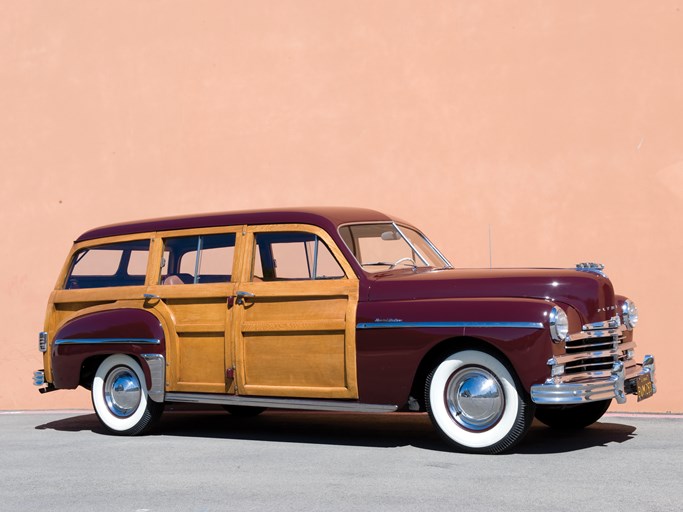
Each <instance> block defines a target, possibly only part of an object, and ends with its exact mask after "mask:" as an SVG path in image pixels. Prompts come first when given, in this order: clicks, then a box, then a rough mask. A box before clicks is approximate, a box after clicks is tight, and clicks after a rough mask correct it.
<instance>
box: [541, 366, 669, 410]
mask: <svg viewBox="0 0 683 512" xmlns="http://www.w3.org/2000/svg"><path fill="white" fill-rule="evenodd" d="M640 375H649V377H650V381H651V382H652V388H653V392H656V391H657V388H656V386H655V358H654V357H653V356H650V355H647V356H645V358H644V359H643V363H642V365H640V371H638V372H637V373H636V374H634V375H629V376H628V377H627V376H626V370H625V368H624V364H623V363H622V362H620V361H618V362H615V363H614V365H613V366H612V370H611V372H610V376H609V377H608V378H603V379H590V380H586V381H581V382H556V381H555V380H553V379H552V378H551V379H548V380H547V381H546V382H545V383H543V384H535V385H533V386H531V400H532V401H533V402H534V403H537V404H540V405H553V404H577V403H582V402H595V401H598V400H610V399H612V398H615V399H616V400H617V402H618V403H620V404H623V403H624V402H626V395H627V394H636V391H635V386H636V384H635V382H636V379H637V378H638V377H639V376H640Z"/></svg>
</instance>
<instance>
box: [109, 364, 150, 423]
mask: <svg viewBox="0 0 683 512" xmlns="http://www.w3.org/2000/svg"><path fill="white" fill-rule="evenodd" d="M141 396H142V393H141V391H140V381H139V380H138V378H137V376H136V375H135V373H134V372H133V371H132V370H131V369H130V368H128V367H126V366H119V367H117V368H114V369H113V370H112V371H110V372H109V375H107V379H106V380H105V382H104V400H105V401H106V402H107V407H108V408H109V410H110V411H111V412H112V413H113V414H114V415H115V416H118V417H120V418H126V417H128V416H130V415H131V414H133V413H134V412H135V411H136V410H137V408H138V405H139V404H140V398H141Z"/></svg>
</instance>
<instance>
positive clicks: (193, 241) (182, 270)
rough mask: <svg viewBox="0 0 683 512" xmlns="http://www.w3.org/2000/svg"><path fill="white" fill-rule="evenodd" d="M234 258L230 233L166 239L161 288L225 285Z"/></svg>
mask: <svg viewBox="0 0 683 512" xmlns="http://www.w3.org/2000/svg"><path fill="white" fill-rule="evenodd" d="M234 256H235V234H234V233H226V234H220V235H200V236H196V235H195V236H182V237H175V238H167V239H166V240H165V250H164V259H163V261H162V269H161V284H169V285H170V284H207V283H227V282H229V281H230V279H231V277H232V265H233V259H234Z"/></svg>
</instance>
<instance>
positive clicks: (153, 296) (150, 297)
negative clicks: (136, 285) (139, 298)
mask: <svg viewBox="0 0 683 512" xmlns="http://www.w3.org/2000/svg"><path fill="white" fill-rule="evenodd" d="M143 297H144V298H145V300H150V299H157V300H161V297H159V296H158V295H154V294H153V293H145V294H144V295H143Z"/></svg>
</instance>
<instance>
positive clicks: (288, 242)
mask: <svg viewBox="0 0 683 512" xmlns="http://www.w3.org/2000/svg"><path fill="white" fill-rule="evenodd" d="M255 238H256V247H255V250H254V264H253V268H252V276H253V280H256V281H291V280H313V279H341V278H343V277H345V275H344V271H343V270H342V268H341V266H340V265H339V263H338V262H337V260H336V259H335V258H334V256H333V255H332V253H331V252H330V249H329V248H328V247H327V245H325V243H324V242H323V241H322V240H320V238H318V237H317V236H316V235H314V234H311V233H296V232H284V233H256V236H255Z"/></svg>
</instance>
